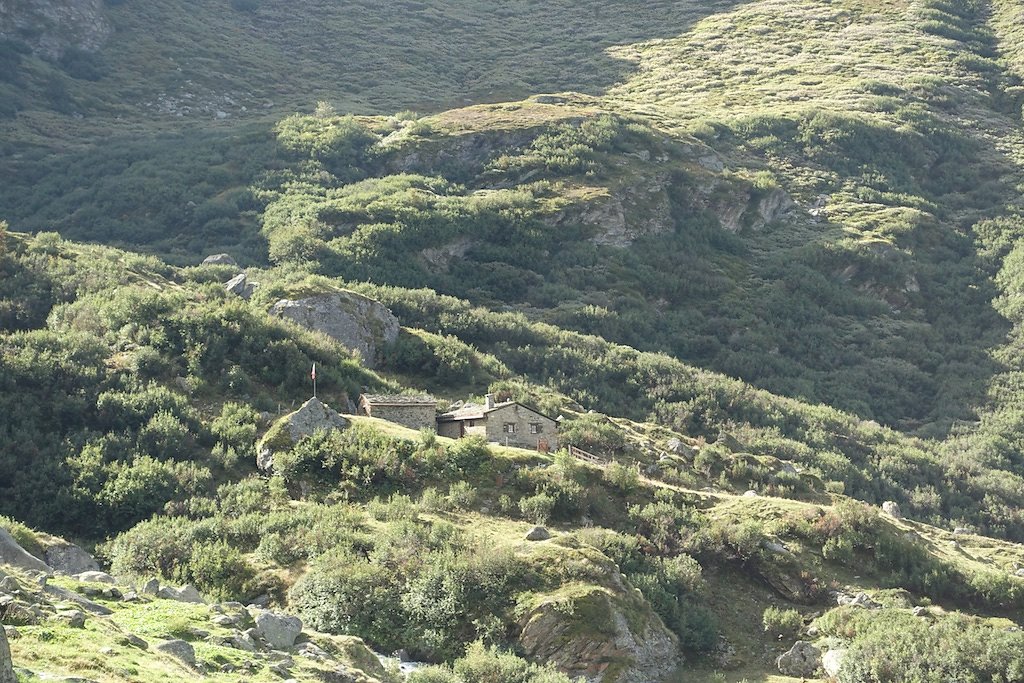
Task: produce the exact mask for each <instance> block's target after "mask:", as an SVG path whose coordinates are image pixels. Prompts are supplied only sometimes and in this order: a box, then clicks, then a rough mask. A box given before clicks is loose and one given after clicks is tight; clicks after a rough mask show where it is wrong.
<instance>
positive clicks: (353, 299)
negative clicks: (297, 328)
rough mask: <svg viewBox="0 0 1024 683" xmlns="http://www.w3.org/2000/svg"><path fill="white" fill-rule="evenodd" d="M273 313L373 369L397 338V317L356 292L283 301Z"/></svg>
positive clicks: (339, 292)
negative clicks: (323, 337)
mask: <svg viewBox="0 0 1024 683" xmlns="http://www.w3.org/2000/svg"><path fill="white" fill-rule="evenodd" d="M270 312H271V314H272V315H275V316H278V317H280V318H286V319H288V320H291V321H292V322H295V323H297V324H299V325H301V326H303V327H305V328H307V329H311V330H316V331H318V332H323V333H324V334H326V335H327V336H329V337H331V338H332V339H334V340H335V341H337V342H338V343H339V344H341V345H342V346H344V347H346V348H348V349H351V350H352V351H353V352H355V353H358V354H359V355H360V356H362V358H363V363H364V364H365V365H366V366H367V367H374V364H375V361H376V359H377V355H378V353H379V352H380V350H381V349H382V348H383V347H384V346H385V345H387V344H390V343H392V342H394V341H395V339H397V338H398V330H399V323H398V318H396V317H395V316H394V315H393V314H392V313H391V311H389V310H388V309H387V307H386V306H384V305H383V304H381V303H380V302H378V301H374V300H373V299H370V298H368V297H365V296H363V295H362V294H356V293H355V292H349V291H344V290H339V291H335V292H327V293H324V294H317V295H316V296H311V297H307V298H305V299H299V300H291V299H282V300H281V301H278V302H277V303H276V304H274V306H273V308H271V309H270Z"/></svg>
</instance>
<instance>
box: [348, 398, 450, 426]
mask: <svg viewBox="0 0 1024 683" xmlns="http://www.w3.org/2000/svg"><path fill="white" fill-rule="evenodd" d="M359 412H361V413H362V414H363V415H368V416H369V417H379V418H380V419H382V420H387V421H388V422H394V423H396V424H400V425H402V426H404V427H408V428H410V429H427V428H430V429H435V428H436V426H437V399H436V398H434V397H433V396H401V395H380V394H363V395H362V396H360V397H359Z"/></svg>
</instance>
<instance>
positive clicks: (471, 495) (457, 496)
mask: <svg viewBox="0 0 1024 683" xmlns="http://www.w3.org/2000/svg"><path fill="white" fill-rule="evenodd" d="M476 498H477V493H476V489H475V488H473V487H472V486H471V485H470V484H469V482H465V481H457V482H455V483H454V484H452V485H451V486H449V487H448V502H449V503H451V505H452V507H453V508H455V509H456V510H470V509H472V508H473V507H474V506H475V505H476Z"/></svg>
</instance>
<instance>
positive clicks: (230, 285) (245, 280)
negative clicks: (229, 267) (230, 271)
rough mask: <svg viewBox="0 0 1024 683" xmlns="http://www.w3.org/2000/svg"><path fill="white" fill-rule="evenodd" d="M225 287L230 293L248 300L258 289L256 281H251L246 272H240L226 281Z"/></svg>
mask: <svg viewBox="0 0 1024 683" xmlns="http://www.w3.org/2000/svg"><path fill="white" fill-rule="evenodd" d="M224 289H225V290H226V291H227V292H228V294H234V295H235V296H240V297H242V298H243V299H245V300H246V301H248V300H249V299H251V298H252V295H253V293H254V292H255V291H256V283H255V282H249V277H248V276H247V275H246V274H245V273H239V274H238V275H236V276H234V277H233V278H231V279H230V280H228V281H227V282H225V283H224Z"/></svg>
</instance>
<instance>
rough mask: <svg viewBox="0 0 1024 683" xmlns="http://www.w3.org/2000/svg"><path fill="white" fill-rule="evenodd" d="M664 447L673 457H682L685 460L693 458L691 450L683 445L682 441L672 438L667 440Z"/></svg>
mask: <svg viewBox="0 0 1024 683" xmlns="http://www.w3.org/2000/svg"><path fill="white" fill-rule="evenodd" d="M665 447H666V448H667V449H668V450H669V452H670V453H673V454H674V455H682V456H684V457H687V458H692V457H693V449H692V448H690V447H689V446H687V445H686V444H685V443H683V441H682V439H677V438H675V437H672V438H671V439H669V440H668V443H667V444H665Z"/></svg>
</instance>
